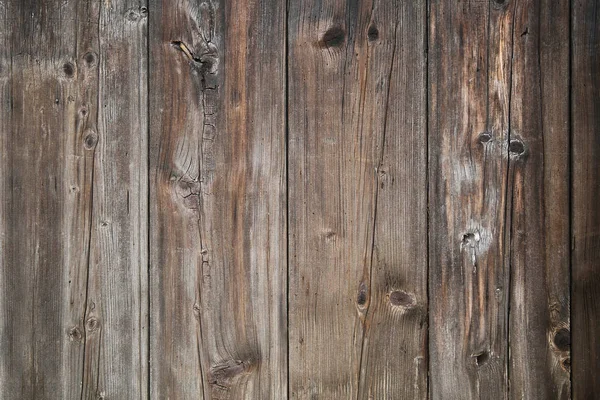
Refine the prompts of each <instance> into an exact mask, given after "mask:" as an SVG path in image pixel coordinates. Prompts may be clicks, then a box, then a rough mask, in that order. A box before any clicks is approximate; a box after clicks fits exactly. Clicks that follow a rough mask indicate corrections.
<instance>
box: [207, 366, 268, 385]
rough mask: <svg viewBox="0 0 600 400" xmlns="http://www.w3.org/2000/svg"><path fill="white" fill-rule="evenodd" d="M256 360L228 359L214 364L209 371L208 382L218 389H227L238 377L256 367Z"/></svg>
mask: <svg viewBox="0 0 600 400" xmlns="http://www.w3.org/2000/svg"><path fill="white" fill-rule="evenodd" d="M255 364H256V362H255V361H254V360H252V359H248V360H243V361H242V360H228V361H225V362H223V363H221V364H217V365H214V366H213V367H212V368H210V371H209V372H208V382H209V383H210V384H211V385H213V386H214V387H215V388H216V389H220V390H227V388H229V387H230V386H231V385H232V382H234V381H235V380H236V378H238V377H240V376H242V375H245V374H248V373H250V372H251V371H252V369H253V368H254V367H255Z"/></svg>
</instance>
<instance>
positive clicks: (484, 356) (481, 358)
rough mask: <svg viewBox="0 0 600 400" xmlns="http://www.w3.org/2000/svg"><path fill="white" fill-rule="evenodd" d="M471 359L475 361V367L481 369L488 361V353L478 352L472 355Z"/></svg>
mask: <svg viewBox="0 0 600 400" xmlns="http://www.w3.org/2000/svg"><path fill="white" fill-rule="evenodd" d="M472 357H473V358H474V359H475V365H477V366H478V367H481V366H482V365H484V364H485V363H487V362H488V361H489V359H490V353H489V352H487V351H480V352H479V353H475V354H473V355H472Z"/></svg>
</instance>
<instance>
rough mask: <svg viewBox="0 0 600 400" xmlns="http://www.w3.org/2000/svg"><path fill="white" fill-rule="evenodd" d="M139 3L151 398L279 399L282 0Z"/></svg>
mask: <svg viewBox="0 0 600 400" xmlns="http://www.w3.org/2000/svg"><path fill="white" fill-rule="evenodd" d="M150 4H151V5H150V8H151V27H152V30H151V43H150V46H151V60H152V63H151V76H150V82H151V102H150V113H151V118H152V124H151V162H152V164H151V223H150V226H151V232H152V235H151V246H152V247H151V248H152V253H151V277H152V278H151V279H152V292H151V306H152V315H151V319H150V320H151V324H152V328H153V329H152V333H151V348H152V349H153V352H152V354H151V360H150V361H151V377H152V380H151V395H152V397H154V398H161V399H162V398H171V399H180V398H181V399H183V398H186V399H187V398H205V399H281V398H285V397H286V396H287V338H286V323H287V314H286V313H287V308H286V286H287V283H286V279H287V274H286V240H285V235H286V214H285V213H286V198H285V194H286V170H285V32H284V29H285V28H284V27H285V4H284V3H283V2H280V1H256V2H245V1H241V0H239V1H210V0H205V1H200V2H196V1H177V2H170V1H159V0H154V1H152V2H151V3H150Z"/></svg>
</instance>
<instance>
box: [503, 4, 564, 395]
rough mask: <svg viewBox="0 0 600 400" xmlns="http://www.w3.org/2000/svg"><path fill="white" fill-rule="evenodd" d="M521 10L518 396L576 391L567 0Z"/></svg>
mask: <svg viewBox="0 0 600 400" xmlns="http://www.w3.org/2000/svg"><path fill="white" fill-rule="evenodd" d="M514 13H515V16H514V27H513V31H514V43H513V51H512V58H513V64H512V79H511V81H512V91H511V93H512V95H511V105H510V110H511V112H510V116H511V118H510V141H509V157H510V158H509V185H510V187H511V190H512V191H511V196H512V199H511V200H510V201H509V204H510V205H511V209H510V210H508V212H509V213H511V217H510V221H511V227H510V236H511V239H510V265H511V286H510V293H509V296H510V303H511V304H510V318H509V323H510V327H509V337H508V340H509V346H510V364H509V372H510V398H515V399H523V398H525V399H569V398H570V397H571V388H570V376H569V375H570V357H569V353H570V327H569V298H570V294H569V263H570V253H569V249H570V243H569V238H570V232H569V173H570V172H569V152H568V149H569V2H568V1H565V0H563V1H546V0H544V1H541V2H538V1H530V0H526V1H519V2H516V3H515V9H514Z"/></svg>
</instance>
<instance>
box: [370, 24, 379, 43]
mask: <svg viewBox="0 0 600 400" xmlns="http://www.w3.org/2000/svg"><path fill="white" fill-rule="evenodd" d="M367 36H368V37H369V40H370V41H374V40H377V39H379V30H378V29H377V27H376V26H375V25H371V26H370V27H369V31H368V32H367Z"/></svg>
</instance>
